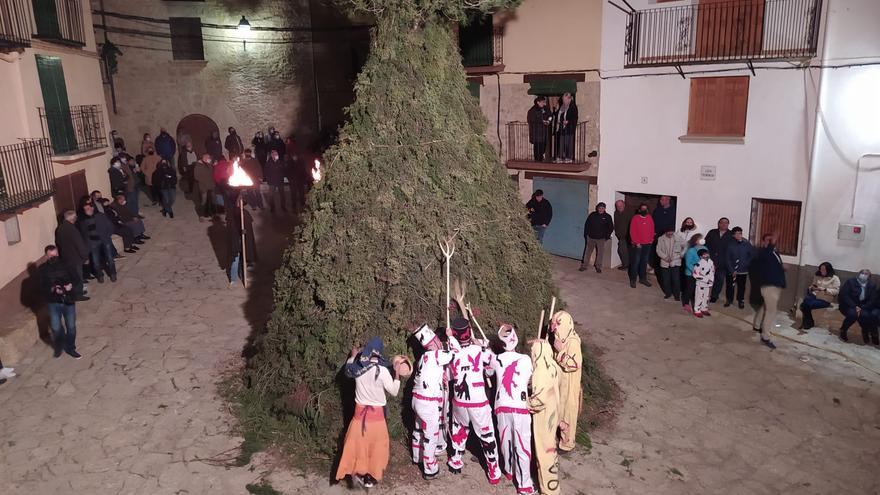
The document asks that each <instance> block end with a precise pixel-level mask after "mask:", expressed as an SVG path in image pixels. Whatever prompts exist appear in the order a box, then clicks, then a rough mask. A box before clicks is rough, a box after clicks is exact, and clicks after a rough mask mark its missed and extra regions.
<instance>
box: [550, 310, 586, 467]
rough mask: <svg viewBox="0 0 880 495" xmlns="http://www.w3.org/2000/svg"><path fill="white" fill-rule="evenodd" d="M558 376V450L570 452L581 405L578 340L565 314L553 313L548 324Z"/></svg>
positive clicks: (580, 354) (581, 356)
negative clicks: (558, 370)
mask: <svg viewBox="0 0 880 495" xmlns="http://www.w3.org/2000/svg"><path fill="white" fill-rule="evenodd" d="M550 331H551V332H553V334H554V337H553V348H554V349H555V350H556V363H557V364H559V368H560V369H561V370H562V374H561V375H560V376H559V433H560V435H559V437H560V438H559V450H561V451H563V453H568V452H571V451H572V450H574V446H575V441H574V439H575V434H576V433H577V420H578V413H580V406H581V365H582V363H583V353H582V352H581V338H580V337H578V334H577V332H575V331H574V320H573V319H572V318H571V315H570V314H568V312H567V311H557V312H556V314H555V315H553V320H552V321H551V322H550Z"/></svg>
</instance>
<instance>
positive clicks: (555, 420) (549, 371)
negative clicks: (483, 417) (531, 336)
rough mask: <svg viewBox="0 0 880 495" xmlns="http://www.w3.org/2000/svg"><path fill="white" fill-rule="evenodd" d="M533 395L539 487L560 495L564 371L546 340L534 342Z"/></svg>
mask: <svg viewBox="0 0 880 495" xmlns="http://www.w3.org/2000/svg"><path fill="white" fill-rule="evenodd" d="M531 358H532V383H531V390H532V393H531V395H530V396H529V412H531V413H532V432H533V434H534V438H535V461H536V464H537V468H538V469H537V471H538V486H539V488H540V493H542V494H544V495H558V494H559V493H560V490H559V454H558V451H557V450H556V436H557V433H558V430H559V411H560V407H559V402H560V397H559V379H560V376H561V375H562V370H561V369H560V368H559V365H558V364H557V363H556V360H555V359H554V358H553V351H552V349H551V348H550V344H549V343H548V342H547V341H546V340H534V341H532V342H531Z"/></svg>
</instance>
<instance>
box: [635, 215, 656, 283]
mask: <svg viewBox="0 0 880 495" xmlns="http://www.w3.org/2000/svg"><path fill="white" fill-rule="evenodd" d="M629 242H630V245H629V286H630V287H632V288H633V289H635V288H636V278H638V280H639V283H640V284H642V285H644V286H645V287H650V286H651V282H648V273H647V271H648V258H650V256H651V246H652V245H653V244H654V219H653V218H651V216H650V215H648V205H647V204H645V203H642V204H640V205H639V209H638V210H637V214H636V215H635V216H634V217H632V220H630V222H629Z"/></svg>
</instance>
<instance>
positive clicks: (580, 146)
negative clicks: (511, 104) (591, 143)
mask: <svg viewBox="0 0 880 495" xmlns="http://www.w3.org/2000/svg"><path fill="white" fill-rule="evenodd" d="M529 137H530V136H529V124H528V123H526V122H508V123H507V161H508V162H534V163H572V164H583V163H587V162H588V160H587V159H588V158H589V153H590V151H589V150H588V146H587V144H588V143H587V122H580V123H578V124H577V125H576V126H575V129H574V136H571V135H566V133H564V132H562V131H561V130H560V129H558V128H557V127H556V126H554V125H547V126H544V128H543V133H542V135H541V137H539V138H538V139H529ZM536 137H537V136H536ZM542 138H543V143H544V146H543V151H544V156H543V159H542V160H538V157H537V156H536V153H535V143H534V142H533V141H537V142H538V143H541V142H542V140H541V139H542ZM572 147H573V149H572ZM567 160H571V161H567Z"/></svg>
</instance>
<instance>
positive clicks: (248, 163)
mask: <svg viewBox="0 0 880 495" xmlns="http://www.w3.org/2000/svg"><path fill="white" fill-rule="evenodd" d="M241 169H242V170H244V173H246V174H248V177H250V178H251V180H253V181H254V187H249V188H247V189H245V190H244V191H243V192H242V194H244V201H245V202H246V203H247V204H249V205H251V208H257V209H260V210H262V209H263V195H262V194H260V184H261V183H262V182H263V167H262V165H260V162H259V161H257V159H256V158H254V156H253V153H252V152H251V149H250V148H248V149H246V150H244V158H243V159H242V160H241Z"/></svg>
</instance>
